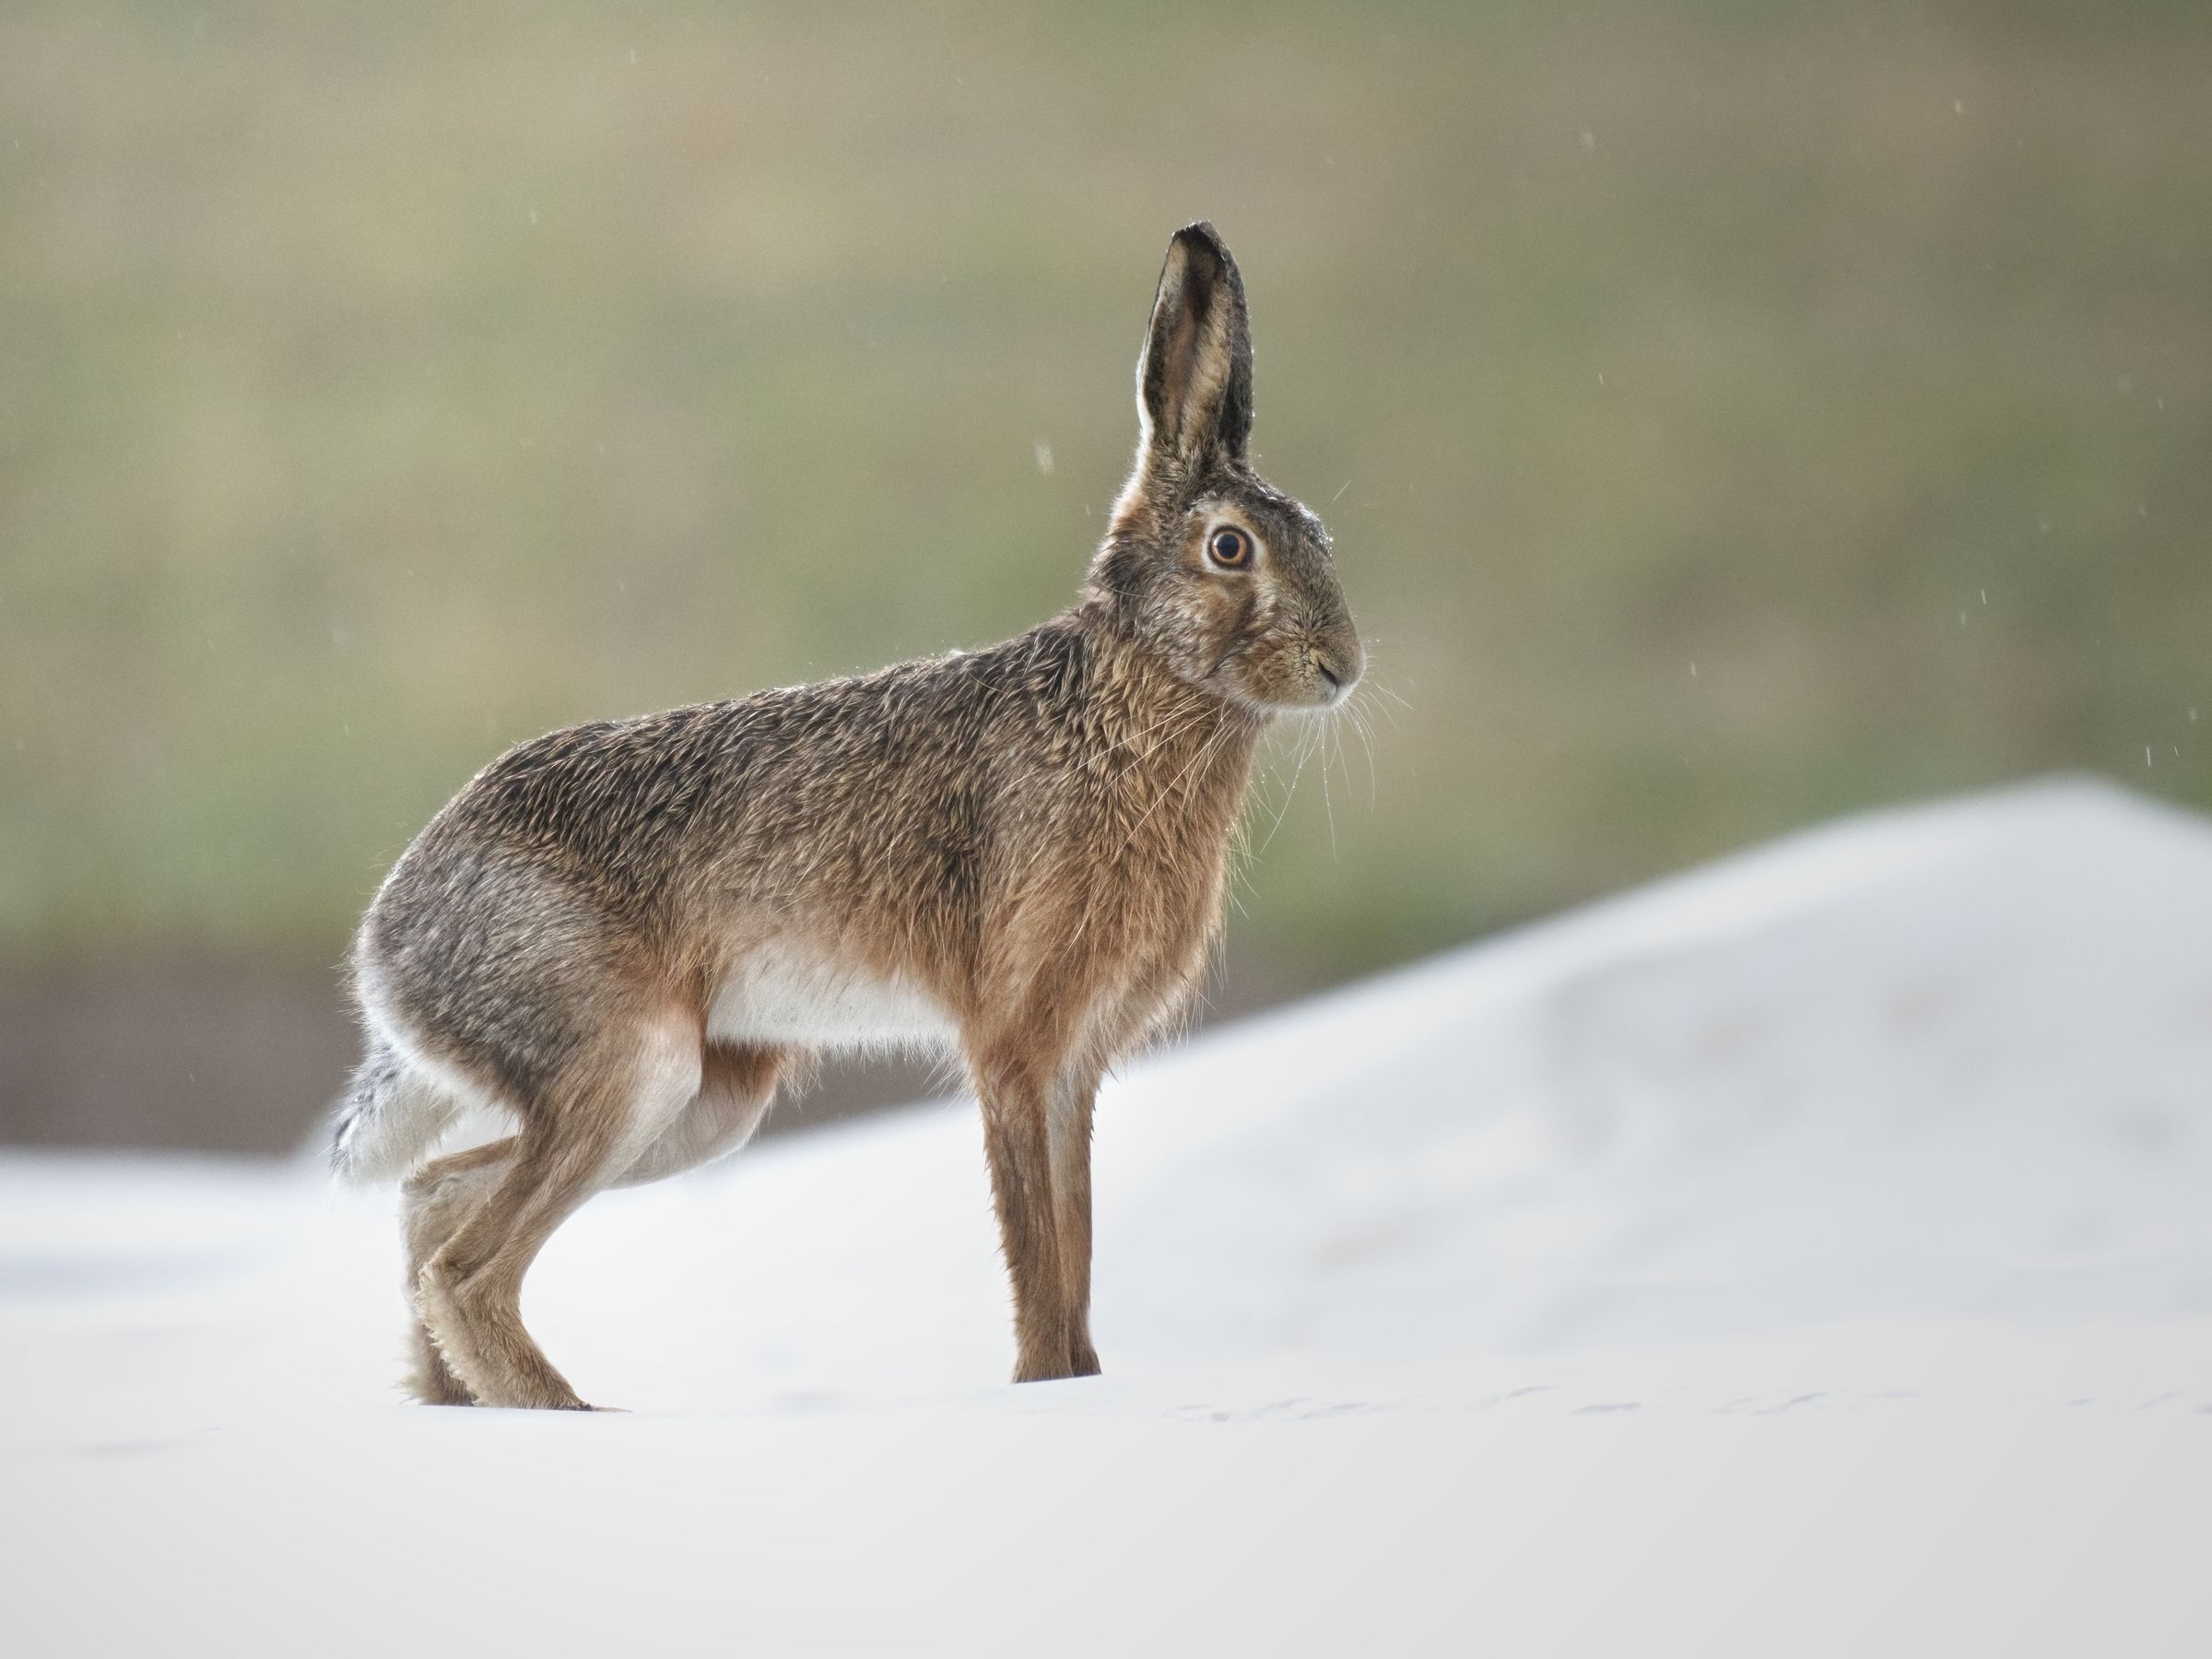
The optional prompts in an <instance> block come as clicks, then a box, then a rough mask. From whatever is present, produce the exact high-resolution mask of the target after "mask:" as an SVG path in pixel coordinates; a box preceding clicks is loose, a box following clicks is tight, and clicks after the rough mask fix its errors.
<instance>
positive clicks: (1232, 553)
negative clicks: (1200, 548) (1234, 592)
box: [1206, 524, 1252, 571]
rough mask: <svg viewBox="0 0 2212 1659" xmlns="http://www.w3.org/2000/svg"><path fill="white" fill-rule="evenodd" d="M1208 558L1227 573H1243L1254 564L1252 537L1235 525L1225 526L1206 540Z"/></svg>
mask: <svg viewBox="0 0 2212 1659" xmlns="http://www.w3.org/2000/svg"><path fill="white" fill-rule="evenodd" d="M1206 556H1207V557H1208V558H1209V559H1212V560H1213V561H1214V562H1215V563H1216V564H1218V565H1219V566H1220V567H1221V568H1222V569H1223V570H1225V571H1241V570H1242V569H1243V568H1244V567H1245V566H1246V565H1248V564H1250V563H1251V562H1252V537H1251V536H1249V535H1245V534H1244V532H1243V531H1241V530H1240V529H1238V528H1237V527H1236V526H1235V525H1234V524H1224V525H1222V526H1221V528H1220V529H1218V530H1217V531H1215V532H1214V533H1213V535H1209V536H1207V537H1206Z"/></svg>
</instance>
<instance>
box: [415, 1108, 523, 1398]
mask: <svg viewBox="0 0 2212 1659" xmlns="http://www.w3.org/2000/svg"><path fill="white" fill-rule="evenodd" d="M515 1145H516V1142H515V1137H514V1136H513V1135H509V1136H507V1137H506V1138H505V1139H504V1140H496V1141H491V1142H488V1144H486V1145H484V1146H481V1147H469V1148H468V1149H467V1150H466V1151H465V1152H455V1153H453V1155H452V1156H451V1157H448V1158H439V1159H431V1160H430V1161H429V1163H427V1164H425V1165H423V1166H422V1168H421V1169H419V1170H418V1171H415V1173H414V1174H412V1175H410V1176H408V1177H407V1179H406V1182H405V1183H404V1184H403V1185H402V1186H401V1188H400V1194H401V1206H402V1207H401V1222H400V1227H401V1231H402V1234H403V1236H404V1237H405V1239H406V1256H407V1277H406V1292H407V1297H408V1300H409V1302H410V1304H412V1302H413V1300H414V1297H415V1292H416V1288H417V1287H418V1285H419V1284H420V1283H421V1282H422V1270H423V1268H424V1267H425V1266H427V1265H429V1259H430V1257H432V1256H433V1255H435V1254H437V1253H438V1248H439V1246H440V1245H441V1244H443V1243H444V1242H445V1241H447V1240H448V1239H450V1238H452V1237H453V1234H454V1233H455V1232H457V1231H459V1230H460V1227H461V1223H462V1222H463V1221H465V1220H466V1219H467V1218H468V1215H469V1212H470V1211H472V1210H474V1209H475V1208H476V1207H477V1206H478V1205H480V1204H482V1203H483V1202H484V1200H485V1198H486V1196H488V1194H489V1193H490V1192H491V1189H492V1188H493V1187H494V1186H496V1185H498V1184H499V1181H500V1176H502V1175H504V1174H505V1173H506V1172H507V1167H508V1165H510V1164H511V1163H512V1162H513V1161H514V1153H515ZM413 1345H414V1358H415V1366H414V1370H413V1371H411V1372H410V1373H409V1374H408V1377H407V1384H406V1385H407V1391H408V1392H409V1393H410V1394H413V1395H414V1396H415V1397H416V1398H417V1399H418V1400H420V1401H421V1402H422V1403H423V1404H424V1405H426V1406H474V1405H475V1404H476V1403H477V1397H476V1395H474V1394H470V1393H469V1392H468V1388H467V1385H466V1384H465V1383H464V1382H462V1381H461V1379H460V1378H459V1377H457V1376H455V1375H454V1374H453V1367H452V1366H450V1365H448V1364H447V1363H446V1362H445V1356H444V1355H442V1354H441V1353H440V1352H439V1351H438V1344H437V1342H436V1341H435V1340H434V1339H433V1338H432V1337H431V1335H430V1328H429V1325H427V1324H424V1323H423V1322H422V1316H421V1314H419V1313H418V1314H416V1316H415V1331H414V1336H413Z"/></svg>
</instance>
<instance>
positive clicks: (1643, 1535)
mask: <svg viewBox="0 0 2212 1659" xmlns="http://www.w3.org/2000/svg"><path fill="white" fill-rule="evenodd" d="M2207 940H2212V827H2208V826H2207V825H2206V824H2205V823H2204V822H2203V821H2201V820H2199V819H2196V818H2192V817H2189V816H2187V815H2184V814H2181V813H2178V812H2175V811H2173V810H2171V809H2168V808H2163V807H2159V806H2154V805H2151V804H2149V803H2147V802H2145V801H2142V800H2140V799H2137V798H2136V797H2133V796H2130V795H2127V794H2123V793H2121V792H2119V791H2116V790H2112V789H2109V788H2106V787H2103V786H2100V785H2094V784H2088V783H2080V782H2059V783H2047V784H2039V785H2033V786H2029V787H2025V788H2021V789H2018V790H2013V791H2008V792H2005V793H2001V794H1994V795H1989V796H1983V797H1977V798H1971V799H1967V800H1963V801H1958V802H1951V803H1946V804H1941V805H1937V806H1931V807H1924V808H1918V809H1912V810H1907V811H1900V812H1896V813H1891V814H1887V815H1881V816H1877V817H1873V818H1864V819H1858V820H1853V821H1848V822H1845V823H1841V824H1839V825H1836V826H1832V827H1830V828H1828V829H1824V830H1818V831H1815V832H1813V833H1810V834H1807V835H1804V836H1800V837H1796V838H1793V839H1791V840H1789V841H1783V842H1781V843H1779V844H1777V845H1774V846H1772V847H1770V848H1767V849H1763V850H1759V851H1757V852H1754V853H1748V854H1746V855H1742V856H1739V857H1737V858H1735V859H1731V860H1727V861H1724V862H1723V863H1721V864H1719V865H1714V866H1712V867H1709V868H1706V869H1703V870H1700V871H1696V872H1692V873H1690V874H1688V875H1687V876H1684V877H1677V878H1675V879H1673V880H1670V881H1667V882H1664V883H1661V884H1659V885H1658V886H1656V887H1653V888H1649V889H1646V890H1644V891H1642V892H1640V893H1637V894H1632V895H1630V896H1628V897H1626V898H1624V899H1620V900H1614V901H1610V902H1607V903H1605V904H1601V905H1598V906H1594V907H1592V908H1591V909H1589V910H1586V911H1583V912H1578V913H1576V914H1573V915H1570V916H1567V917H1564V918H1562V919H1560V920H1558V921H1556V922H1553V923H1549V924H1544V925H1542V926H1539V927H1535V928H1532V929H1529V930H1527V931H1525V932H1523V933H1520V934H1518V935H1512V936H1509V937H1506V938H1502V939H1500V940H1496V941H1491V942H1486V943H1483V944H1480V945H1477V946H1475V947H1470V948H1467V949H1465V950H1462V951H1459V952H1456V953H1453V954H1451V955H1448V956H1445V957H1443V958H1441V959H1436V960H1433V961H1430V962H1428V963H1425V964H1422V965H1419V966H1418V967H1415V968H1412V969H1409V970H1406V971H1401V972H1398V973H1395V974H1392V975H1389V976H1385V977H1383V978H1381V979H1378V980H1375V981H1371V982H1368V983H1366V984H1363V985H1360V986H1357V987H1354V988H1351V989H1349V990H1347V991H1345V992H1342V993H1339V994H1335V995H1332V996H1328V997H1324V998H1321V999H1319V1000H1317V1001H1314V1002H1312V1003H1308V1004H1306V1005H1303V1006H1299V1007H1295V1008H1291V1009H1288V1010H1284V1011H1282V1012H1280V1013H1277V1014H1276V1015H1273V1016H1270V1017H1267V1018H1261V1019H1257V1020H1253V1021H1251V1022H1248V1023H1246V1024H1244V1025H1241V1026H1239V1027H1235V1028H1230V1029H1228V1030H1222V1031H1220V1032H1218V1033H1217V1034H1214V1035H1211V1036H1208V1037H1206V1038H1205V1039H1203V1040H1200V1041H1194V1042H1193V1043H1191V1044H1190V1045H1189V1046H1188V1047H1186V1048H1183V1049H1182V1050H1180V1051H1177V1052H1174V1053H1169V1054H1166V1055H1162V1056H1159V1057H1158V1058H1155V1059H1153V1060H1151V1061H1148V1062H1147V1063H1145V1064H1142V1065H1137V1066H1135V1067H1133V1068H1131V1070H1130V1072H1129V1074H1128V1075H1127V1076H1126V1077H1124V1078H1123V1079H1120V1080H1119V1081H1117V1082H1116V1083H1115V1084H1113V1085H1112V1087H1111V1088H1110V1090H1109V1094H1108V1097H1107V1099H1106V1100H1103V1101H1102V1102H1101V1106H1100V1140H1099V1148H1098V1190H1099V1206H1100V1215H1099V1253H1098V1308H1097V1316H1096V1320H1095V1327H1096V1331H1097V1335H1098V1339H1099V1346H1100V1351H1101V1352H1102V1354H1103V1355H1104V1357H1105V1359H1106V1363H1107V1366H1108V1369H1109V1372H1110V1374H1109V1375H1108V1376H1106V1377H1104V1378H1100V1379H1093V1380H1089V1381H1085V1382H1065V1383H1051V1384H1041V1385H1032V1386H1030V1387H1025V1388H1021V1389H1013V1388H1010V1387H1007V1386H1005V1385H1004V1384H1003V1382H1002V1381H1001V1379H1003V1377H1004V1376H1005V1374H1006V1368H1007V1366H1008V1365H1009V1363H1010V1360H1011V1353H1012V1350H1011V1343H1010V1339H1009V1336H1008V1335H1007V1330H1006V1307H1005V1291H1004V1281H1003V1275H1002V1274H1001V1272H1000V1270H999V1267H998V1265H997V1261H996V1257H995V1241H994V1231H993V1227H992V1221H991V1215H990V1207H989V1201H988V1189H987V1186H986V1183H985V1179H984V1174H983V1166H982V1149H981V1139H980V1133H979V1131H978V1129H977V1126H976V1124H975V1123H974V1120H973V1114H972V1112H971V1111H969V1110H965V1109H961V1108H958V1107H941V1106H940V1107H925V1108H915V1109H912V1110H909V1111H907V1112H901V1113H897V1114H893V1115H890V1116H888V1117H885V1118H882V1119H879V1120H877V1121H875V1122H871V1123H864V1124H854V1125H851V1126H847V1127H840V1128H830V1129H825V1130H823V1131H821V1132H819V1133H817V1134H813V1135H803V1136H797V1137H793V1138H790V1139H786V1140H782V1141H780V1142H775V1143H771V1144H769V1145H766V1146H763V1147H759V1148H757V1149H755V1150H754V1151H751V1152H748V1153H747V1154H745V1155H744V1156H743V1157H741V1158H739V1159H736V1160H735V1161H734V1162H732V1163H731V1164H729V1165H726V1166H724V1167H723V1168H720V1169H718V1170H715V1171H709V1172H707V1173H704V1174H702V1175H700V1176H697V1177H693V1178H690V1179H688V1180H685V1181H679V1182H669V1183H665V1184H663V1185H661V1186H658V1187H653V1188H648V1189H644V1190H641V1191H637V1192H630V1193H622V1194H610V1195H608V1196H606V1197H605V1198H603V1199H601V1200H599V1201H598V1202H596V1203H594V1205H593V1206H591V1207H590V1208H589V1209H587V1210H586V1211H585V1212H584V1213H583V1214H582V1215H581V1216H580V1217H578V1218H577V1219H576V1220H575V1221H573V1222H572V1223H571V1225H570V1226H569V1227H568V1228H567V1229H566V1230H563V1231H562V1233H561V1234H559V1236H558V1237H557V1238H556V1240H555V1241H554V1242H553V1244H552V1245H551V1246H550V1247H549V1248H548V1250H547V1253H546V1255H545V1257H544V1259H543V1260H542V1262H541V1263H540V1265H539V1267H538V1269H537V1271H536V1273H535V1276H534V1277H533V1279H532V1281H531V1286H530V1291H529V1296H528V1299H527V1301H526V1307H527V1310H528V1312H529V1315H530V1318H531V1322H532V1324H533V1328H534V1329H535V1331H536V1333H537V1335H539V1337H540V1339H541V1340H542V1341H543V1342H544V1344H545V1346H546V1347H547V1349H548V1351H550V1352H551V1353H552V1355H553V1356H554V1358H555V1359H556V1360H557V1361H559V1363H560V1364H561V1365H562V1367H563V1368H564V1370H566V1371H567V1372H568V1374H569V1375H570V1377H571V1379H572V1380H574V1381H575V1382H577V1383H578V1385H579V1386H580V1387H581V1388H582V1390H583V1392H584V1393H585V1394H586V1395H587V1397H592V1398H595V1399H603V1400H607V1401H611V1402H613V1403H616V1404H619V1405H622V1406H628V1407H630V1408H631V1409H630V1412H629V1414H628V1415H614V1414H607V1415H592V1416H582V1417H579V1416H571V1415H561V1414H549V1415H543V1416H539V1415H533V1414H528V1413H511V1412H487V1411H452V1410H444V1411H439V1410H429V1409H426V1408H421V1407H416V1406H407V1405H405V1404H401V1403H398V1402H396V1401H395V1399H394V1395H393V1392H392V1387H391V1384H392V1382H393V1380H394V1376H395V1375H396V1372H397V1369H398V1364H397V1356H398V1351H399V1335H400V1329H399V1303H398V1299H397V1287H396V1283H395V1279H396V1271H397V1269H396V1260H395V1254H394V1241H393V1239H392V1237H391V1226H390V1216H389V1209H390V1205H389V1200H388V1199H385V1200H377V1199H374V1198H361V1197H358V1196H355V1195H339V1194H332V1193H330V1192H328V1191H327V1190H326V1189H325V1188H324V1186H323V1185H322V1183H321V1182H320V1181H319V1180H317V1179H316V1178H315V1176H314V1175H313V1173H312V1171H309V1170H308V1169H306V1168H305V1167H304V1166H302V1167H300V1168H297V1169H275V1168H269V1167H265V1166H248V1165H235V1164H229V1163H225V1162H219V1161H213V1160H194V1159H173V1158H152V1157H146V1158H132V1159H113V1158H94V1157H68V1156H56V1155H33V1154H29V1153H22V1152H17V1153H11V1154H6V1155H5V1156H0V1354H4V1355H5V1360H4V1365H5V1369H4V1370H0V1562H4V1563H5V1565H4V1566H0V1591H4V1592H5V1600H4V1603H0V1606H4V1608H5V1610H4V1611H0V1618H4V1619H5V1621H6V1623H5V1625H4V1626H0V1629H5V1630H7V1631H8V1632H9V1633H10V1634H9V1636H8V1638H7V1639H6V1647H7V1649H8V1651H10V1652H19V1653H26V1654H76V1653H87V1654H89V1653H100V1654H112V1653H128V1652H131V1651H134V1650H141V1649H143V1650H154V1649H159V1651H163V1652H174V1651H184V1652H202V1651H204V1652H209V1653H225V1654H235V1653H286V1654H290V1653H317V1654H324V1653H331V1654H349V1653H391V1652H395V1651H405V1652H417V1651H422V1650H425V1649H427V1650H429V1651H431V1652H450V1651H456V1650H460V1649H463V1648H473V1649H475V1650H477V1651H479V1652H482V1653H509V1652H521V1651H528V1650H535V1651H539V1652H545V1653H629V1652H640V1653H709V1652H712V1653H724V1652H761V1653H811V1652H839V1653H845V1652H853V1653H877V1652H885V1651H899V1652H923V1653H928V1652H936V1651H948V1652H959V1653H1030V1652H1037V1651H1053V1652H1059V1653H1106V1652H1113V1653H1129V1652H1154V1651H1164V1652H1171V1653H1195V1652H1208V1653H1329V1654H1336V1653H1472V1652H1494V1653H1513V1654H1524V1653H1626V1652H1633V1653H1647V1652H1654V1651H1656V1652H1668V1651H1675V1650H1679V1651H1682V1652H1685V1653H1700V1654H1704V1653H1759V1654H1771V1653H1790V1654H1793V1655H1796V1654H1822V1653H1867V1652H1872V1651H1879V1652H1883V1653H2006V1654H2008V1655H2009V1654H2018V1653H2091V1652H2094V1653H2130V1654H2147V1653H2176V1654H2180V1653H2202V1652H2204V1651H2205V1641H2206V1637H2205V1631H2206V1629H2207V1619H2208V1618H2212V1588H2208V1587H2207V1586H2208V1585H2212V1573H2207V1571H2206V1556H2207V1548H2208V1547H2212V1203H2207V1202H2206V1194H2207V1193H2208V1192H2212V1090H2208V1088H2207V1084H2212V950H2207V948H2206V941H2207Z"/></svg>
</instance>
